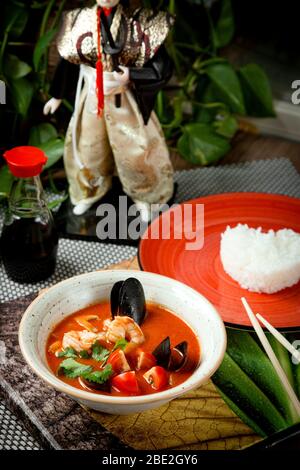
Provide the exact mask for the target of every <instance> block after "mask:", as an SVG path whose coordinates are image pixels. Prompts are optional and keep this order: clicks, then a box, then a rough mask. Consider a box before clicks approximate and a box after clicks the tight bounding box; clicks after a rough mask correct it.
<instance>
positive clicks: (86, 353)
mask: <svg viewBox="0 0 300 470" xmlns="http://www.w3.org/2000/svg"><path fill="white" fill-rule="evenodd" d="M79 357H81V358H82V359H89V358H90V357H91V355H90V354H89V353H88V351H86V350H85V349H83V350H82V351H80V353H79Z"/></svg>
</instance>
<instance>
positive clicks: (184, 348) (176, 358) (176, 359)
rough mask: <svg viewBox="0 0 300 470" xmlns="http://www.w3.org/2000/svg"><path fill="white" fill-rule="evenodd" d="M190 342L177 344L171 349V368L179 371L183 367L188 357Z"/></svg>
mask: <svg viewBox="0 0 300 470" xmlns="http://www.w3.org/2000/svg"><path fill="white" fill-rule="evenodd" d="M187 353H188V344H187V341H182V343H179V344H177V346H175V347H174V348H173V349H172V351H171V358H170V362H169V370H173V371H177V370H179V369H181V368H182V367H183V366H184V365H185V364H186V361H187V358H188V355H187Z"/></svg>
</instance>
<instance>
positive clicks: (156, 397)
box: [18, 269, 227, 405]
mask: <svg viewBox="0 0 300 470" xmlns="http://www.w3.org/2000/svg"><path fill="white" fill-rule="evenodd" d="M93 274H97V275H99V276H101V275H102V276H103V277H105V275H106V276H110V275H116V276H117V275H120V276H127V277H131V276H132V277H134V276H135V275H138V276H141V277H144V278H145V279H146V278H149V277H152V278H153V279H157V278H160V279H161V280H162V281H164V282H168V283H170V282H171V283H172V284H177V285H178V287H180V288H184V289H186V290H187V291H191V292H192V293H193V295H195V294H196V295H197V296H199V297H201V299H202V301H203V302H204V303H206V304H207V305H208V307H209V308H210V309H211V314H212V315H213V316H214V320H215V322H216V323H217V324H218V327H219V328H220V330H221V332H222V333H223V334H222V337H223V342H222V343H221V344H219V345H218V346H219V348H218V351H219V353H218V355H217V356H216V360H215V361H214V362H213V364H212V365H211V367H210V368H209V369H208V370H207V372H206V374H205V375H204V376H202V377H200V378H199V381H198V383H197V381H196V382H195V383H193V384H190V385H188V386H185V384H186V382H187V381H185V382H183V383H181V384H180V385H177V386H176V387H172V388H170V389H168V390H164V391H162V392H155V393H153V394H147V395H137V396H127V397H118V396H112V395H102V394H96V393H92V392H88V391H84V390H81V389H78V388H76V387H73V386H72V385H68V384H66V383H65V382H63V381H62V380H60V379H58V378H57V377H56V376H55V375H54V374H53V375H51V376H50V375H49V377H51V378H48V377H46V376H45V375H44V374H43V372H42V371H40V369H39V365H38V364H39V362H40V360H36V362H33V361H32V359H31V354H30V352H29V351H28V349H27V345H26V342H25V339H24V337H23V329H24V325H25V323H26V321H27V318H28V317H30V315H31V310H32V309H33V308H34V305H35V304H36V303H37V302H38V301H39V300H40V299H41V298H42V297H44V296H46V295H48V293H49V291H52V290H55V289H56V288H57V287H58V286H60V285H62V284H66V283H71V282H73V281H76V280H80V279H82V278H85V277H87V276H89V275H93ZM184 321H185V322H186V323H187V324H188V325H189V323H188V321H187V320H186V319H184ZM189 326H190V325H189ZM18 340H19V346H20V349H21V352H22V355H23V357H24V359H25V361H26V363H27V364H28V365H29V367H30V368H31V369H32V370H33V371H34V372H35V374H36V375H37V376H38V377H40V378H41V379H42V380H43V381H44V382H46V383H47V384H48V385H50V386H51V387H54V388H55V389H56V390H58V391H60V392H62V393H65V394H66V395H69V396H71V397H74V398H75V399H78V400H79V401H80V400H82V401H86V402H95V403H103V404H110V405H114V404H115V405H140V404H141V405H142V404H147V403H155V402H159V401H161V402H167V401H170V400H172V399H174V398H176V397H178V396H180V395H182V394H184V393H187V392H188V391H190V390H194V389H195V388H197V387H199V386H200V385H201V384H203V383H205V382H206V381H207V380H209V378H210V377H211V376H212V375H213V374H214V372H215V371H216V370H217V369H218V368H219V366H220V365H221V362H222V360H223V357H224V354H225V351H226V347H227V334H226V329H225V325H224V323H223V320H222V319H221V317H220V315H219V313H218V312H217V310H216V308H215V307H214V306H213V305H212V304H211V302H209V301H208V300H207V299H206V297H205V296H204V295H202V294H200V293H199V292H198V291H196V290H195V289H193V288H191V287H189V286H188V285H186V284H184V283H182V282H180V281H177V280H175V279H173V278H170V277H168V276H163V275H161V274H156V273H151V272H147V271H138V270H132V269H131V270H124V269H122V270H121V269H104V270H99V271H90V272H87V273H83V274H79V275H76V276H72V277H70V278H67V279H64V280H62V281H60V282H58V283H56V284H54V285H53V286H51V287H49V288H46V290H45V291H44V292H42V293H41V294H40V295H38V296H37V297H36V298H35V299H34V300H33V301H32V302H31V304H30V305H29V306H28V307H27V309H26V310H25V312H24V314H23V316H22V319H21V322H20V325H19V332H18ZM200 346H201V345H200ZM200 364H201V362H200ZM197 371H198V368H197V369H196V370H195V371H194V372H193V374H192V375H191V377H192V376H193V375H194V374H195V373H197ZM51 372H52V371H51Z"/></svg>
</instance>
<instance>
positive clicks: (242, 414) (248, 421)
mask: <svg viewBox="0 0 300 470" xmlns="http://www.w3.org/2000/svg"><path fill="white" fill-rule="evenodd" d="M216 389H217V390H218V392H219V393H220V395H221V397H222V398H223V400H224V401H225V403H226V404H227V405H228V406H229V408H231V409H232V411H233V412H234V413H235V414H236V415H237V416H238V417H239V418H240V419H241V420H242V421H243V422H244V423H245V424H247V426H249V427H250V428H251V429H253V431H254V432H256V433H257V434H258V435H259V436H262V437H267V434H266V433H265V432H264V431H263V430H262V429H261V428H260V427H259V425H258V424H257V423H256V422H255V421H253V419H251V418H249V416H248V415H247V414H246V413H245V412H244V411H242V410H241V408H240V407H239V406H238V405H237V403H236V402H234V401H232V400H231V399H230V398H228V396H227V395H225V393H224V392H223V391H222V390H220V389H219V387H217V386H216Z"/></svg>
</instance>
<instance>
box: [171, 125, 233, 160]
mask: <svg viewBox="0 0 300 470" xmlns="http://www.w3.org/2000/svg"><path fill="white" fill-rule="evenodd" d="M177 148H178V151H179V153H180V154H181V155H182V156H183V158H185V159H186V160H188V161H189V162H191V163H194V164H201V165H208V164H210V163H214V162H216V161H218V160H219V159H220V158H221V157H223V156H224V155H225V154H226V153H227V152H228V151H229V149H230V144H229V142H228V140H226V139H224V138H223V137H221V136H219V135H218V134H216V132H215V131H214V129H213V128H212V127H211V126H210V125H208V124H201V123H192V124H187V125H186V126H184V128H183V134H182V136H181V137H180V139H179V140H178V143H177Z"/></svg>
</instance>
